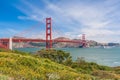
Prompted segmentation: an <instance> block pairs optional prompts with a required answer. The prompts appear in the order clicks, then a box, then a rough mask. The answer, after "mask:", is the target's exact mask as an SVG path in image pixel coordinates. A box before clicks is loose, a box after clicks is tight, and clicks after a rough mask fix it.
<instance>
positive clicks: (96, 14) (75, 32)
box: [0, 0, 120, 43]
mask: <svg viewBox="0 0 120 80" xmlns="http://www.w3.org/2000/svg"><path fill="white" fill-rule="evenodd" d="M0 6H1V7H0V38H3V37H11V36H13V35H14V34H18V33H20V32H22V31H24V30H25V29H27V28H29V27H30V26H34V25H36V24H38V23H39V24H41V25H40V26H45V18H46V17H51V18H52V20H53V28H54V27H55V28H56V29H58V31H59V30H60V31H62V34H64V35H65V36H68V37H69V38H79V37H80V36H81V34H86V37H87V39H88V40H95V41H97V42H119V43H120V10H119V9H120V0H1V1H0ZM42 30H43V29H42ZM38 32H39V30H38ZM36 34H39V33H36ZM36 34H35V32H34V31H33V35H32V36H33V37H39V36H37V35H36ZM62 34H61V35H62ZM57 35H58V34H56V36H57ZM59 35H60V34H59ZM28 36H31V35H28ZM42 36H43V35H42ZM53 37H54V36H53Z"/></svg>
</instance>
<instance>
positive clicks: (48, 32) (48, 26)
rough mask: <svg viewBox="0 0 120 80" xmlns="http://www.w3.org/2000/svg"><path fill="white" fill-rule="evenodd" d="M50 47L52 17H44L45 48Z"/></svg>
mask: <svg viewBox="0 0 120 80" xmlns="http://www.w3.org/2000/svg"><path fill="white" fill-rule="evenodd" d="M50 48H52V19H51V18H46V49H50Z"/></svg>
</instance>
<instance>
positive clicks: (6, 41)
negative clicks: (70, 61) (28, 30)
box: [0, 18, 87, 49]
mask: <svg viewBox="0 0 120 80" xmlns="http://www.w3.org/2000/svg"><path fill="white" fill-rule="evenodd" d="M14 42H17V43H19V42H44V43H46V49H50V48H52V44H53V43H55V42H67V43H79V44H81V45H82V46H83V47H86V45H87V42H86V39H85V34H83V35H82V39H80V40H63V39H62V40H60V39H52V19H51V18H46V39H31V38H0V48H5V49H12V45H13V43H14Z"/></svg>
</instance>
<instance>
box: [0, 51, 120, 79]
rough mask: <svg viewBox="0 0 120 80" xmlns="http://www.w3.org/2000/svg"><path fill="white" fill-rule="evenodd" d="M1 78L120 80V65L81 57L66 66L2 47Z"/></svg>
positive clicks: (0, 53)
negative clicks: (99, 62)
mask: <svg viewBox="0 0 120 80" xmlns="http://www.w3.org/2000/svg"><path fill="white" fill-rule="evenodd" d="M68 62H69V61H68ZM0 80H120V67H115V68H111V67H108V66H101V65H98V64H96V63H92V62H91V63H88V62H86V61H85V60H83V59H81V58H79V59H77V61H76V62H71V65H67V66H65V64H58V63H56V62H53V61H52V60H50V59H47V58H41V57H39V56H36V55H33V54H29V53H25V52H19V51H10V50H3V49H2V50H0Z"/></svg>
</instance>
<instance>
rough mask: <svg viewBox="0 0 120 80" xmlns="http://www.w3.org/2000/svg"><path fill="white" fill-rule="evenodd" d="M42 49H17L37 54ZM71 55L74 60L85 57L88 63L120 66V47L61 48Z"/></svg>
mask: <svg viewBox="0 0 120 80" xmlns="http://www.w3.org/2000/svg"><path fill="white" fill-rule="evenodd" d="M40 49H41V48H17V50H20V51H25V52H31V53H34V52H37V51H38V50H40ZM59 49H60V50H64V51H67V52H69V53H70V54H71V56H72V59H73V60H76V59H77V58H78V57H84V58H85V60H86V61H88V62H95V63H98V64H100V65H105V66H111V67H115V66H120V47H112V48H59Z"/></svg>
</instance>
